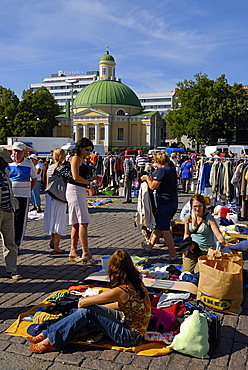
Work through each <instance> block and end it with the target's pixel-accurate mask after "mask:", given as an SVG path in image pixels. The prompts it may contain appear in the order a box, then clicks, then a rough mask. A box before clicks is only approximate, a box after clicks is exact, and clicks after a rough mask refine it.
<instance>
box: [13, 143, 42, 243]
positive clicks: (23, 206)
mask: <svg viewBox="0 0 248 370" xmlns="http://www.w3.org/2000/svg"><path fill="white" fill-rule="evenodd" d="M25 149H26V145H25V144H24V143H22V142H19V141H16V142H15V143H14V144H13V146H12V158H13V162H11V163H9V165H8V167H7V169H8V171H9V175H10V181H11V182H12V188H13V193H14V196H15V198H16V199H17V200H18V202H19V209H18V210H16V211H15V243H16V245H17V247H18V248H20V245H21V243H22V240H23V236H24V234H25V230H26V224H27V215H28V206H29V198H30V194H31V191H32V190H33V188H34V187H35V184H36V182H37V174H36V170H35V167H34V165H33V163H32V162H31V161H30V160H29V159H27V158H25Z"/></svg>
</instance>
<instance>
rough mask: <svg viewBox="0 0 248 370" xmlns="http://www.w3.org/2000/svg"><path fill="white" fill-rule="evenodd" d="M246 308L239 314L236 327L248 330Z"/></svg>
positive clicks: (247, 312)
mask: <svg viewBox="0 0 248 370" xmlns="http://www.w3.org/2000/svg"><path fill="white" fill-rule="evenodd" d="M247 316H248V310H247V311H246V312H242V314H241V315H240V316H239V320H238V325H237V329H245V328H246V329H247V332H248V320H247Z"/></svg>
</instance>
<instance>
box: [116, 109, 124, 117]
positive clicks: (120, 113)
mask: <svg viewBox="0 0 248 370" xmlns="http://www.w3.org/2000/svg"><path fill="white" fill-rule="evenodd" d="M116 115H117V116H125V112H124V110H123V109H119V110H118V111H117V112H116Z"/></svg>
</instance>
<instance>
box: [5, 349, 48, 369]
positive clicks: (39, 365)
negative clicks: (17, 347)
mask: <svg viewBox="0 0 248 370" xmlns="http://www.w3.org/2000/svg"><path fill="white" fill-rule="evenodd" d="M0 364H1V366H2V368H3V369H4V370H8V369H11V370H34V369H35V370H47V369H50V366H51V365H52V362H49V361H44V360H43V361H42V360H38V359H35V358H32V357H24V356H21V355H20V354H18V353H16V354H15V355H13V353H9V352H7V351H5V352H0Z"/></svg>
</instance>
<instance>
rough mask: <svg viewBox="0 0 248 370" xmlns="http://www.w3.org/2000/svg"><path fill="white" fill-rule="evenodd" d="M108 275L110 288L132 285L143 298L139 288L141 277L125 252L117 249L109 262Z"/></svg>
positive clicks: (143, 294)
mask: <svg viewBox="0 0 248 370" xmlns="http://www.w3.org/2000/svg"><path fill="white" fill-rule="evenodd" d="M108 275H109V280H110V283H109V285H110V287H111V288H115V287H118V286H120V285H129V284H132V285H133V286H134V288H135V290H136V291H138V292H139V293H140V295H141V297H142V298H143V297H144V296H145V293H144V291H143V289H142V287H141V282H142V280H141V276H140V273H139V272H138V270H137V269H136V268H135V266H134V264H133V261H132V259H131V257H130V255H129V254H128V252H127V251H125V250H123V249H117V250H116V251H115V252H114V254H113V255H112V257H111V258H110V261H109V267H108Z"/></svg>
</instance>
